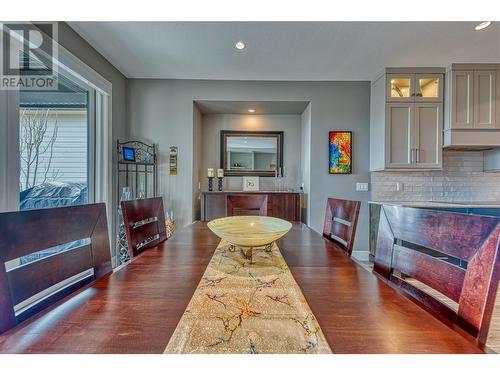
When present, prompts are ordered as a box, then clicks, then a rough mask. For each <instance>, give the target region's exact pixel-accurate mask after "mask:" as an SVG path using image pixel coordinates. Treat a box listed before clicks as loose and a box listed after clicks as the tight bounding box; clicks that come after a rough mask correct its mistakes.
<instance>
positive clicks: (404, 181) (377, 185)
mask: <svg viewBox="0 0 500 375" xmlns="http://www.w3.org/2000/svg"><path fill="white" fill-rule="evenodd" d="M398 183H399V184H400V190H399V191H397V184H398ZM371 199H372V200H373V201H393V202H397V201H402V202H405V201H413V202H415V201H444V202H449V201H454V202H462V201H464V202H482V201H495V202H500V173H484V172H483V152H482V151H451V150H443V170H440V171H427V172H372V173H371Z"/></svg>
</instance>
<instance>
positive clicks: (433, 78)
mask: <svg viewBox="0 0 500 375" xmlns="http://www.w3.org/2000/svg"><path fill="white" fill-rule="evenodd" d="M386 100H387V102H405V103H413V102H442V101H443V74H440V73H438V74H433V73H389V74H387V75H386Z"/></svg>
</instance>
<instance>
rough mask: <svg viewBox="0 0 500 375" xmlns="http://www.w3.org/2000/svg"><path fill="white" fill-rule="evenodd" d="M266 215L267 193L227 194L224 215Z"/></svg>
mask: <svg viewBox="0 0 500 375" xmlns="http://www.w3.org/2000/svg"><path fill="white" fill-rule="evenodd" d="M245 215H246V216H266V215H267V194H227V195H226V216H245Z"/></svg>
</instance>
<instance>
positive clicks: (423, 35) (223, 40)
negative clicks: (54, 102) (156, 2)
mask: <svg viewBox="0 0 500 375" xmlns="http://www.w3.org/2000/svg"><path fill="white" fill-rule="evenodd" d="M69 24H70V26H71V27H72V28H74V29H75V30H76V31H77V32H78V33H79V34H80V35H81V36H82V37H83V38H84V39H86V40H87V41H88V42H89V43H90V44H91V45H92V46H93V47H94V48H95V49H96V50H97V51H99V52H100V53H101V54H102V55H104V56H105V57H106V58H107V59H108V60H109V61H110V62H111V63H112V64H113V65H115V66H116V67H117V68H118V69H119V70H120V71H121V72H122V73H123V74H124V75H126V76H127V77H129V78H178V79H221V80H295V81H297V80H298V81H324V80H370V79H373V78H374V77H375V76H376V75H377V74H378V73H379V72H381V71H382V69H383V68H384V67H387V66H447V65H448V64H450V63H452V62H456V63H461V62H462V63H465V62H489V63H500V23H499V22H495V23H493V24H492V26H490V27H489V28H487V29H485V30H482V31H474V26H475V24H476V23H471V22H405V23H399V22H69ZM237 40H244V41H245V42H246V44H247V48H246V49H244V50H242V51H238V50H236V49H235V48H234V47H233V44H234V42H235V41H237Z"/></svg>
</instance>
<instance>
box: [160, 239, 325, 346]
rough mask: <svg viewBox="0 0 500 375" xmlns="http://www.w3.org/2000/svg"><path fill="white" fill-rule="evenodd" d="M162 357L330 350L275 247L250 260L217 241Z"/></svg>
mask: <svg viewBox="0 0 500 375" xmlns="http://www.w3.org/2000/svg"><path fill="white" fill-rule="evenodd" d="M164 353H166V354H176V353H177V354H179V353H193V354H194V353H197V354H201V353H207V354H210V353H221V354H230V353H231V354H232V353H234V354H243V353H250V354H258V353H268V354H271V353H281V354H295V353H332V351H331V349H330V347H329V345H328V343H327V341H326V339H325V337H324V335H323V333H322V332H321V329H320V327H319V324H318V322H317V321H316V318H315V317H314V315H313V313H312V311H311V309H310V307H309V305H308V304H307V302H306V300H305V298H304V295H303V294H302V292H301V290H300V288H299V286H298V285H297V282H296V281H295V279H294V278H293V276H292V274H291V272H290V270H289V268H288V266H287V264H286V262H285V260H284V258H283V256H282V255H281V253H280V251H279V249H278V247H277V246H276V244H274V245H273V247H272V249H271V251H265V250H264V249H254V255H253V257H252V259H251V260H249V259H247V258H245V257H244V255H243V254H242V253H241V251H239V250H233V249H232V248H231V247H230V246H229V245H228V243H227V242H225V241H221V242H220V244H219V246H218V247H217V249H216V250H215V252H214V255H213V257H212V259H211V261H210V263H209V264H208V266H207V269H206V270H205V273H204V275H203V277H202V279H201V281H200V283H199V284H198V287H197V288H196V290H195V292H194V294H193V297H192V298H191V301H190V302H189V304H188V306H187V308H186V311H185V312H184V314H183V315H182V317H181V320H180V321H179V324H178V325H177V327H176V329H175V331H174V333H173V335H172V337H171V338H170V341H169V343H168V345H167V347H166V349H165V352H164Z"/></svg>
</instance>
